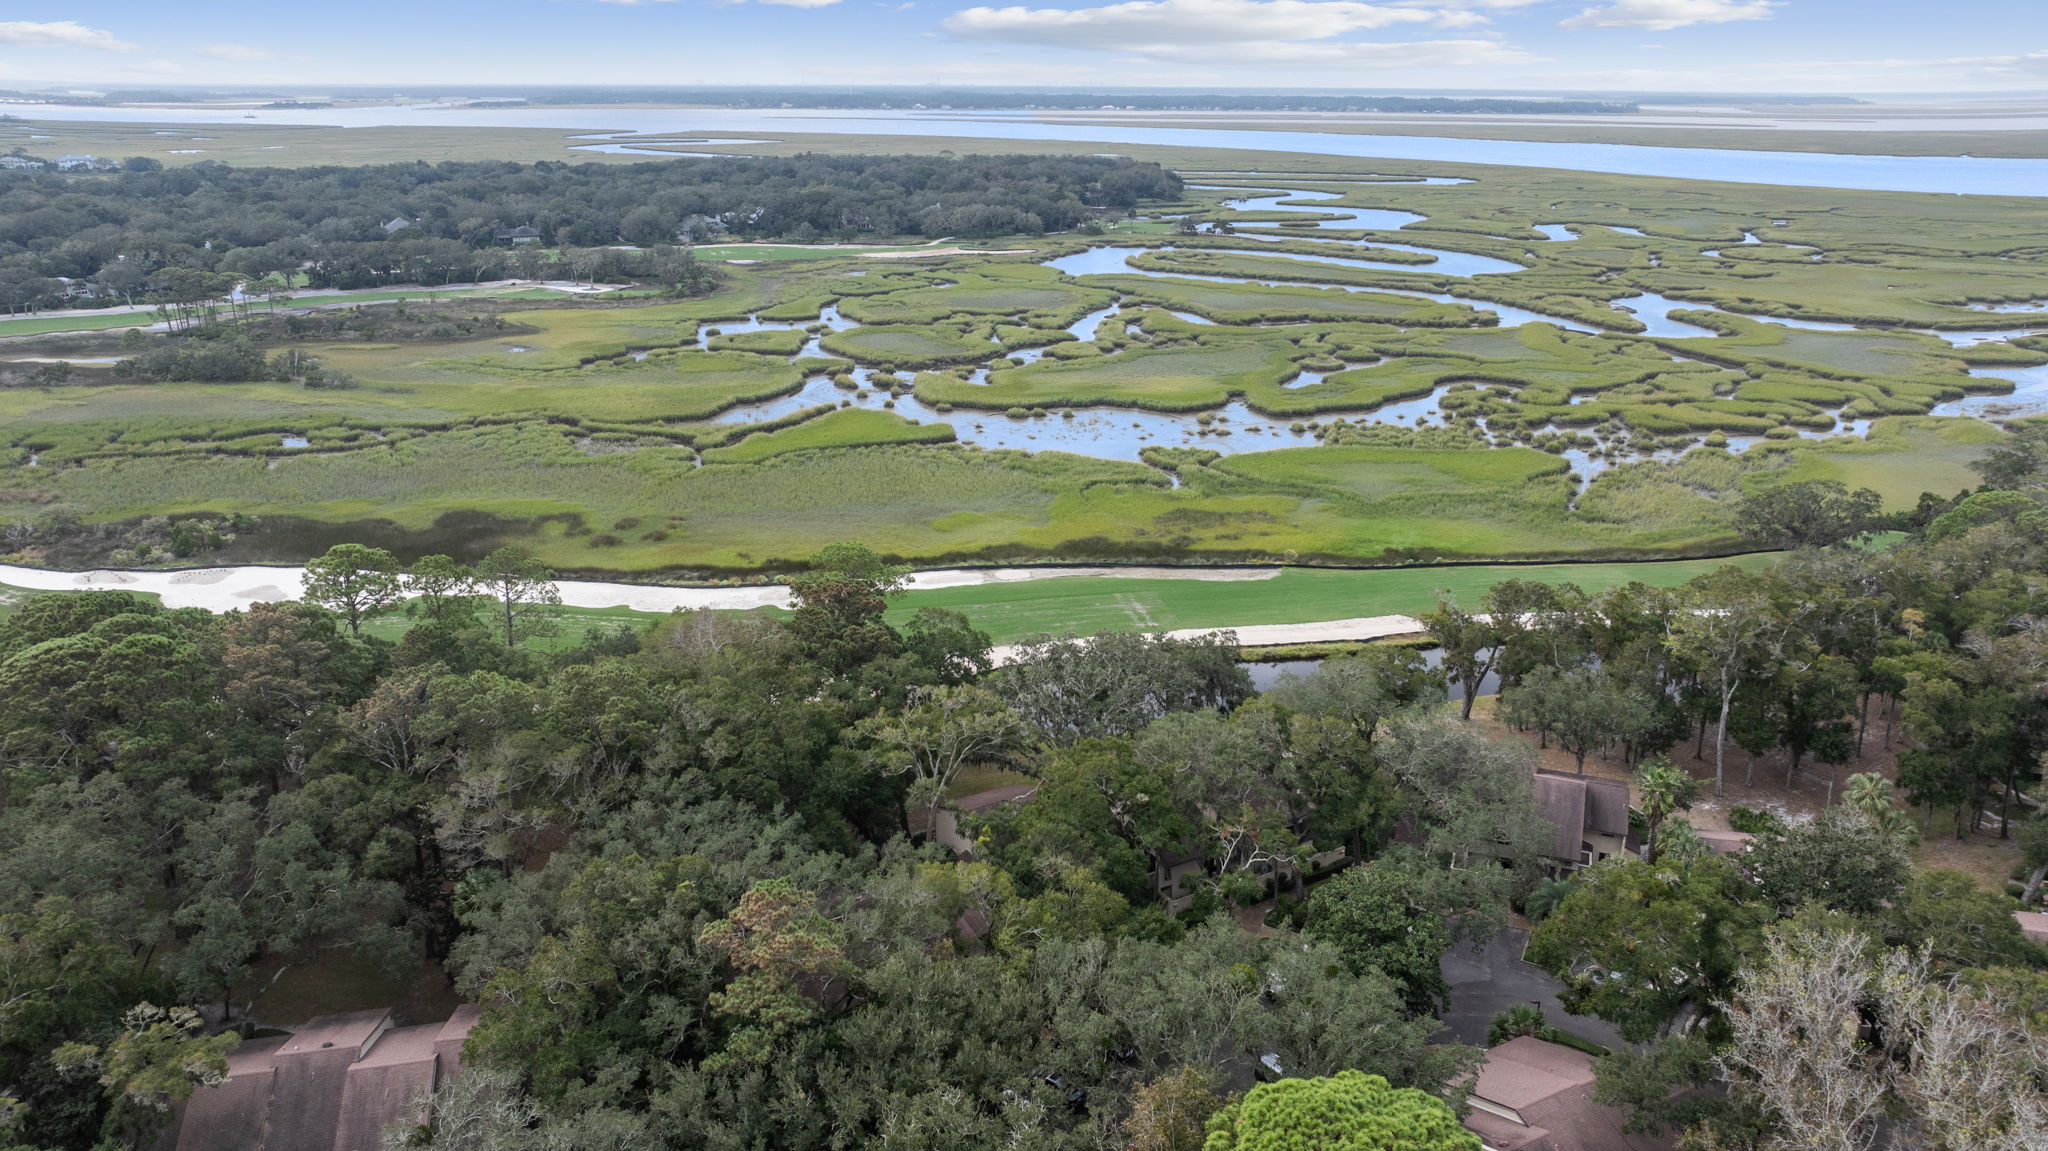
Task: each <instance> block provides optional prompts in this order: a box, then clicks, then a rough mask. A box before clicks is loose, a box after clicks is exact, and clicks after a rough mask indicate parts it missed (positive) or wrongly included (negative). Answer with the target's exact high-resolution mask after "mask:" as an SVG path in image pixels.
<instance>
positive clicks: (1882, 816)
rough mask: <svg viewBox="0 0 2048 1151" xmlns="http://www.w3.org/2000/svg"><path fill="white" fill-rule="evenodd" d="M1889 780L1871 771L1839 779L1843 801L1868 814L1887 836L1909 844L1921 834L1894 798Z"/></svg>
mask: <svg viewBox="0 0 2048 1151" xmlns="http://www.w3.org/2000/svg"><path fill="white" fill-rule="evenodd" d="M1894 790H1895V789H1894V788H1893V787H1892V781H1891V780H1889V779H1886V778H1885V777H1884V776H1881V775H1879V774H1877V773H1876V772H1874V771H1863V772H1858V773H1856V774H1855V775H1852V776H1850V777H1849V778H1848V779H1845V780H1843V781H1842V802H1843V803H1846V804H1848V805H1849V806H1850V807H1853V808H1856V809H1857V810H1859V811H1861V812H1862V813H1863V814H1865V815H1867V816H1869V817H1870V822H1871V823H1872V824H1874V825H1875V826H1876V827H1877V829H1878V831H1880V832H1882V833H1883V834H1884V835H1885V837H1886V838H1888V839H1891V840H1894V841H1896V842H1898V843H1900V844H1903V845H1907V846H1910V845H1911V844H1912V843H1913V841H1914V840H1916V839H1918V838H1920V835H1919V831H1918V830H1917V829H1916V828H1914V826H1913V821H1912V820H1911V819H1909V818H1907V817H1906V813H1905V812H1903V811H1901V810H1899V807H1898V805H1897V804H1896V803H1894V802H1893V800H1892V796H1893V792H1894Z"/></svg>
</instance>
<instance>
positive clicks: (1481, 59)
mask: <svg viewBox="0 0 2048 1151" xmlns="http://www.w3.org/2000/svg"><path fill="white" fill-rule="evenodd" d="M8 83H34V84H47V83H69V84H77V85H92V84H142V83H164V84H172V83H177V84H244V83H247V84H281V83H294V84H312V85H322V84H342V83H371V84H392V85H407V84H409V85H426V84H470V83H565V84H570V83H573V84H593V83H632V84H696V83H705V84H776V85H818V84H822V85H831V84H931V83H938V84H970V85H1041V86H1068V85H1073V86H1085V85H1104V84H1118V85H1203V86H1216V87H1242V86H1283V87H1303V86H1324V87H1356V88H1381V87H1391V88H1444V89H1460V88H1536V89H1588V88H1598V89H1644V90H1662V91H1737V92H1755V91H1787V92H1860V93H1880V94H1882V93H1891V92H1931V91H2000V90H2004V91H2012V90H2023V91H2048V0H1953V2H1951V3H1948V4H1946V5H1941V6H1938V7H1936V8H1930V7H1929V6H1928V5H1927V4H1926V3H1924V0H1023V2H1021V3H1017V4H1014V5H1012V4H1007V3H1002V2H1000V0H998V2H995V3H980V2H977V0H493V2H489V3H484V2H479V0H409V2H398V0H348V2H345V3H317V2H316V3H307V2H303V0H301V2H296V3H293V2H287V3H282V4H280V3H275V2H264V3H256V2H245V0H187V2H185V3H163V2H161V0H56V2H41V0H8V2H7V3H6V4H4V5H0V86H4V85H6V84H8Z"/></svg>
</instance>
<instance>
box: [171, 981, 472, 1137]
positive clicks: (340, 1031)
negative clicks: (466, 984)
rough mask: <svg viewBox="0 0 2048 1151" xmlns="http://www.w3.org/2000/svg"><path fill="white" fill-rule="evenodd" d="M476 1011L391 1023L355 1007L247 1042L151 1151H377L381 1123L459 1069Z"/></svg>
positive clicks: (402, 1114)
mask: <svg viewBox="0 0 2048 1151" xmlns="http://www.w3.org/2000/svg"><path fill="white" fill-rule="evenodd" d="M478 1014H479V1012H478V1011H477V1009H476V1008H475V1007H473V1006H469V1005H464V1006H462V1007H459V1008H457V1009H456V1011H455V1014H454V1015H452V1016H450V1017H449V1019H448V1021H447V1022H445V1023H429V1024H425V1025H422V1026H418V1027H394V1026H392V1022H391V1012H390V1010H389V1009H380V1010H375V1011H353V1012H349V1013H348V1014H345V1015H327V1016H322V1017H320V1018H318V1019H315V1020H313V1021H311V1022H309V1023H307V1024H306V1025H305V1026H303V1027H301V1028H299V1029H298V1030H297V1031H294V1032H293V1033H292V1034H290V1035H279V1036H272V1037H269V1038H264V1039H252V1040H249V1041H247V1042H245V1043H243V1044H242V1045H241V1046H240V1047H237V1048H236V1049H235V1050H234V1052H233V1053H232V1054H230V1055H229V1056H228V1078H227V1081H226V1082H225V1083H221V1084H219V1085H218V1086H214V1087H202V1088H200V1089H199V1090H198V1091H195V1092H194V1093H193V1095H192V1098H191V1099H190V1100H188V1101H187V1102H186V1103H185V1105H184V1106H183V1107H181V1108H179V1109H178V1113H177V1115H176V1116H175V1117H174V1118H173V1119H172V1120H171V1125H170V1126H169V1127H168V1128H166V1129H165V1131H164V1133H163V1135H162V1136H161V1137H159V1138H158V1139H157V1142H156V1151H377V1148H378V1147H379V1140H380V1138H381V1136H382V1134H383V1131H384V1129H385V1128H386V1127H389V1126H391V1125H392V1124H393V1123H396V1122H398V1121H399V1120H401V1119H404V1118H406V1117H407V1116H408V1115H410V1114H412V1111H411V1109H412V1107H413V1106H414V1104H415V1103H416V1102H417V1101H418V1100H419V1099H420V1097H422V1096H423V1095H425V1094H426V1093H427V1092H430V1091H432V1090H434V1089H435V1088H436V1087H437V1086H439V1085H440V1084H442V1083H444V1082H446V1081H447V1080H448V1079H449V1078H450V1077H451V1076H453V1075H455V1074H457V1072H458V1071H459V1070H460V1068H461V1065H462V1044H463V1041H464V1040H465V1039H467V1038H468V1037H469V1029H470V1028H471V1027H472V1026H474V1025H475V1023H476V1020H477V1016H478Z"/></svg>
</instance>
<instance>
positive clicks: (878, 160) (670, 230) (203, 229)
mask: <svg viewBox="0 0 2048 1151" xmlns="http://www.w3.org/2000/svg"><path fill="white" fill-rule="evenodd" d="M1179 190H1180V180H1179V178H1178V177H1176V176H1175V175H1173V174H1172V173H1171V172H1168V171H1167V170H1165V169H1163V168H1161V167H1160V166H1159V165H1157V164H1141V163H1137V162H1134V161H1130V160H1122V159H1114V158H1109V157H1097V156H962V157H954V156H820V155H805V156H794V157H789V158H784V159H752V158H739V157H709V158H702V159H693V160H689V161H685V162H676V161H665V162H655V163H646V164H567V163H562V162H559V161H546V162H542V163H538V164H523V165H522V164H513V163H497V162H464V163H458V162H445V163H440V164H427V163H408V164H388V165H381V166H368V167H351V168H243V167H230V166H227V165H223V164H204V163H203V164H194V165H190V166H188V167H180V168H174V169H167V170H160V171H139V170H137V171H126V172H122V173H119V174H115V175H96V176H77V175H69V174H60V173H57V172H54V171H34V170H30V171H6V172H0V303H9V304H14V305H16V306H18V305H19V304H22V303H31V302H34V301H35V300H37V299H38V298H45V297H49V296H50V295H51V293H53V292H54V291H55V290H56V288H57V287H58V285H57V282H56V279H55V278H56V277H66V278H69V279H74V280H92V281H95V282H97V283H98V285H99V286H100V288H101V289H102V290H103V291H104V292H105V293H107V294H108V295H109V296H110V297H112V298H114V299H117V300H120V299H133V298H137V297H140V296H149V297H152V298H165V299H170V298H174V297H180V296H193V297H194V298H207V297H212V296H218V295H220V294H222V293H224V292H225V291H226V290H227V287H228V286H231V285H232V283H233V282H234V280H236V279H237V278H246V279H251V280H254V279H260V278H261V277H263V276H265V275H266V274H269V273H273V272H298V271H300V270H302V269H303V270H304V271H305V272H306V273H307V274H308V275H309V276H310V278H311V283H312V285H313V286H315V287H343V288H347V287H364V286H368V285H371V284H378V283H423V284H440V283H450V282H461V281H470V280H484V279H493V278H498V277H500V276H504V275H511V274H514V273H517V272H519V271H520V270H521V269H522V268H523V267H524V266H525V265H524V264H522V263H521V261H522V260H529V261H530V260H531V259H533V258H534V257H536V256H537V252H535V251H528V250H524V249H521V250H515V247H516V246H515V245H514V244H513V243H512V242H511V241H510V239H508V238H507V236H506V235H504V233H509V232H510V231H512V230H514V229H517V228H522V227H524V228H532V229H535V231H536V233H537V236H536V237H535V239H536V240H537V243H536V244H531V245H528V247H529V248H536V249H537V248H542V247H545V248H548V249H556V248H561V249H567V248H578V249H599V248H604V247H606V246H610V245H631V246H637V247H641V248H647V249H653V248H657V247H663V246H669V245H677V244H688V243H692V242H702V241H704V240H706V239H708V238H713V237H718V236H726V237H730V238H735V239H763V238H771V237H775V238H784V239H792V240H815V239H854V238H856V237H895V236H930V237H941V236H956V237H961V238H983V237H990V236H1005V235H1019V234H1022V235H1036V234H1039V233H1043V232H1048V231H1066V230H1070V229H1072V228H1075V227H1077V226H1079V225H1080V224H1081V223H1082V222H1084V221H1086V220H1090V219H1093V218H1095V217H1096V216H1097V215H1099V214H1101V213H1103V212H1105V211H1114V210H1121V209H1128V208H1130V207H1133V206H1134V205H1136V204H1137V203H1138V202H1139V201H1140V200H1150V199H1162V198H1164V199H1170V198H1172V197H1174V196H1175V195H1177V194H1178V193H1179ZM526 274H530V272H528V273H526Z"/></svg>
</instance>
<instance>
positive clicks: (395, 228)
mask: <svg viewBox="0 0 2048 1151" xmlns="http://www.w3.org/2000/svg"><path fill="white" fill-rule="evenodd" d="M412 226H413V222H412V221H411V220H408V219H406V218H405V217H404V216H393V217H391V218H390V219H389V220H386V221H384V234H385V235H387V236H391V235H396V234H397V233H399V232H403V231H405V230H406V229H407V228H410V227H412Z"/></svg>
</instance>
